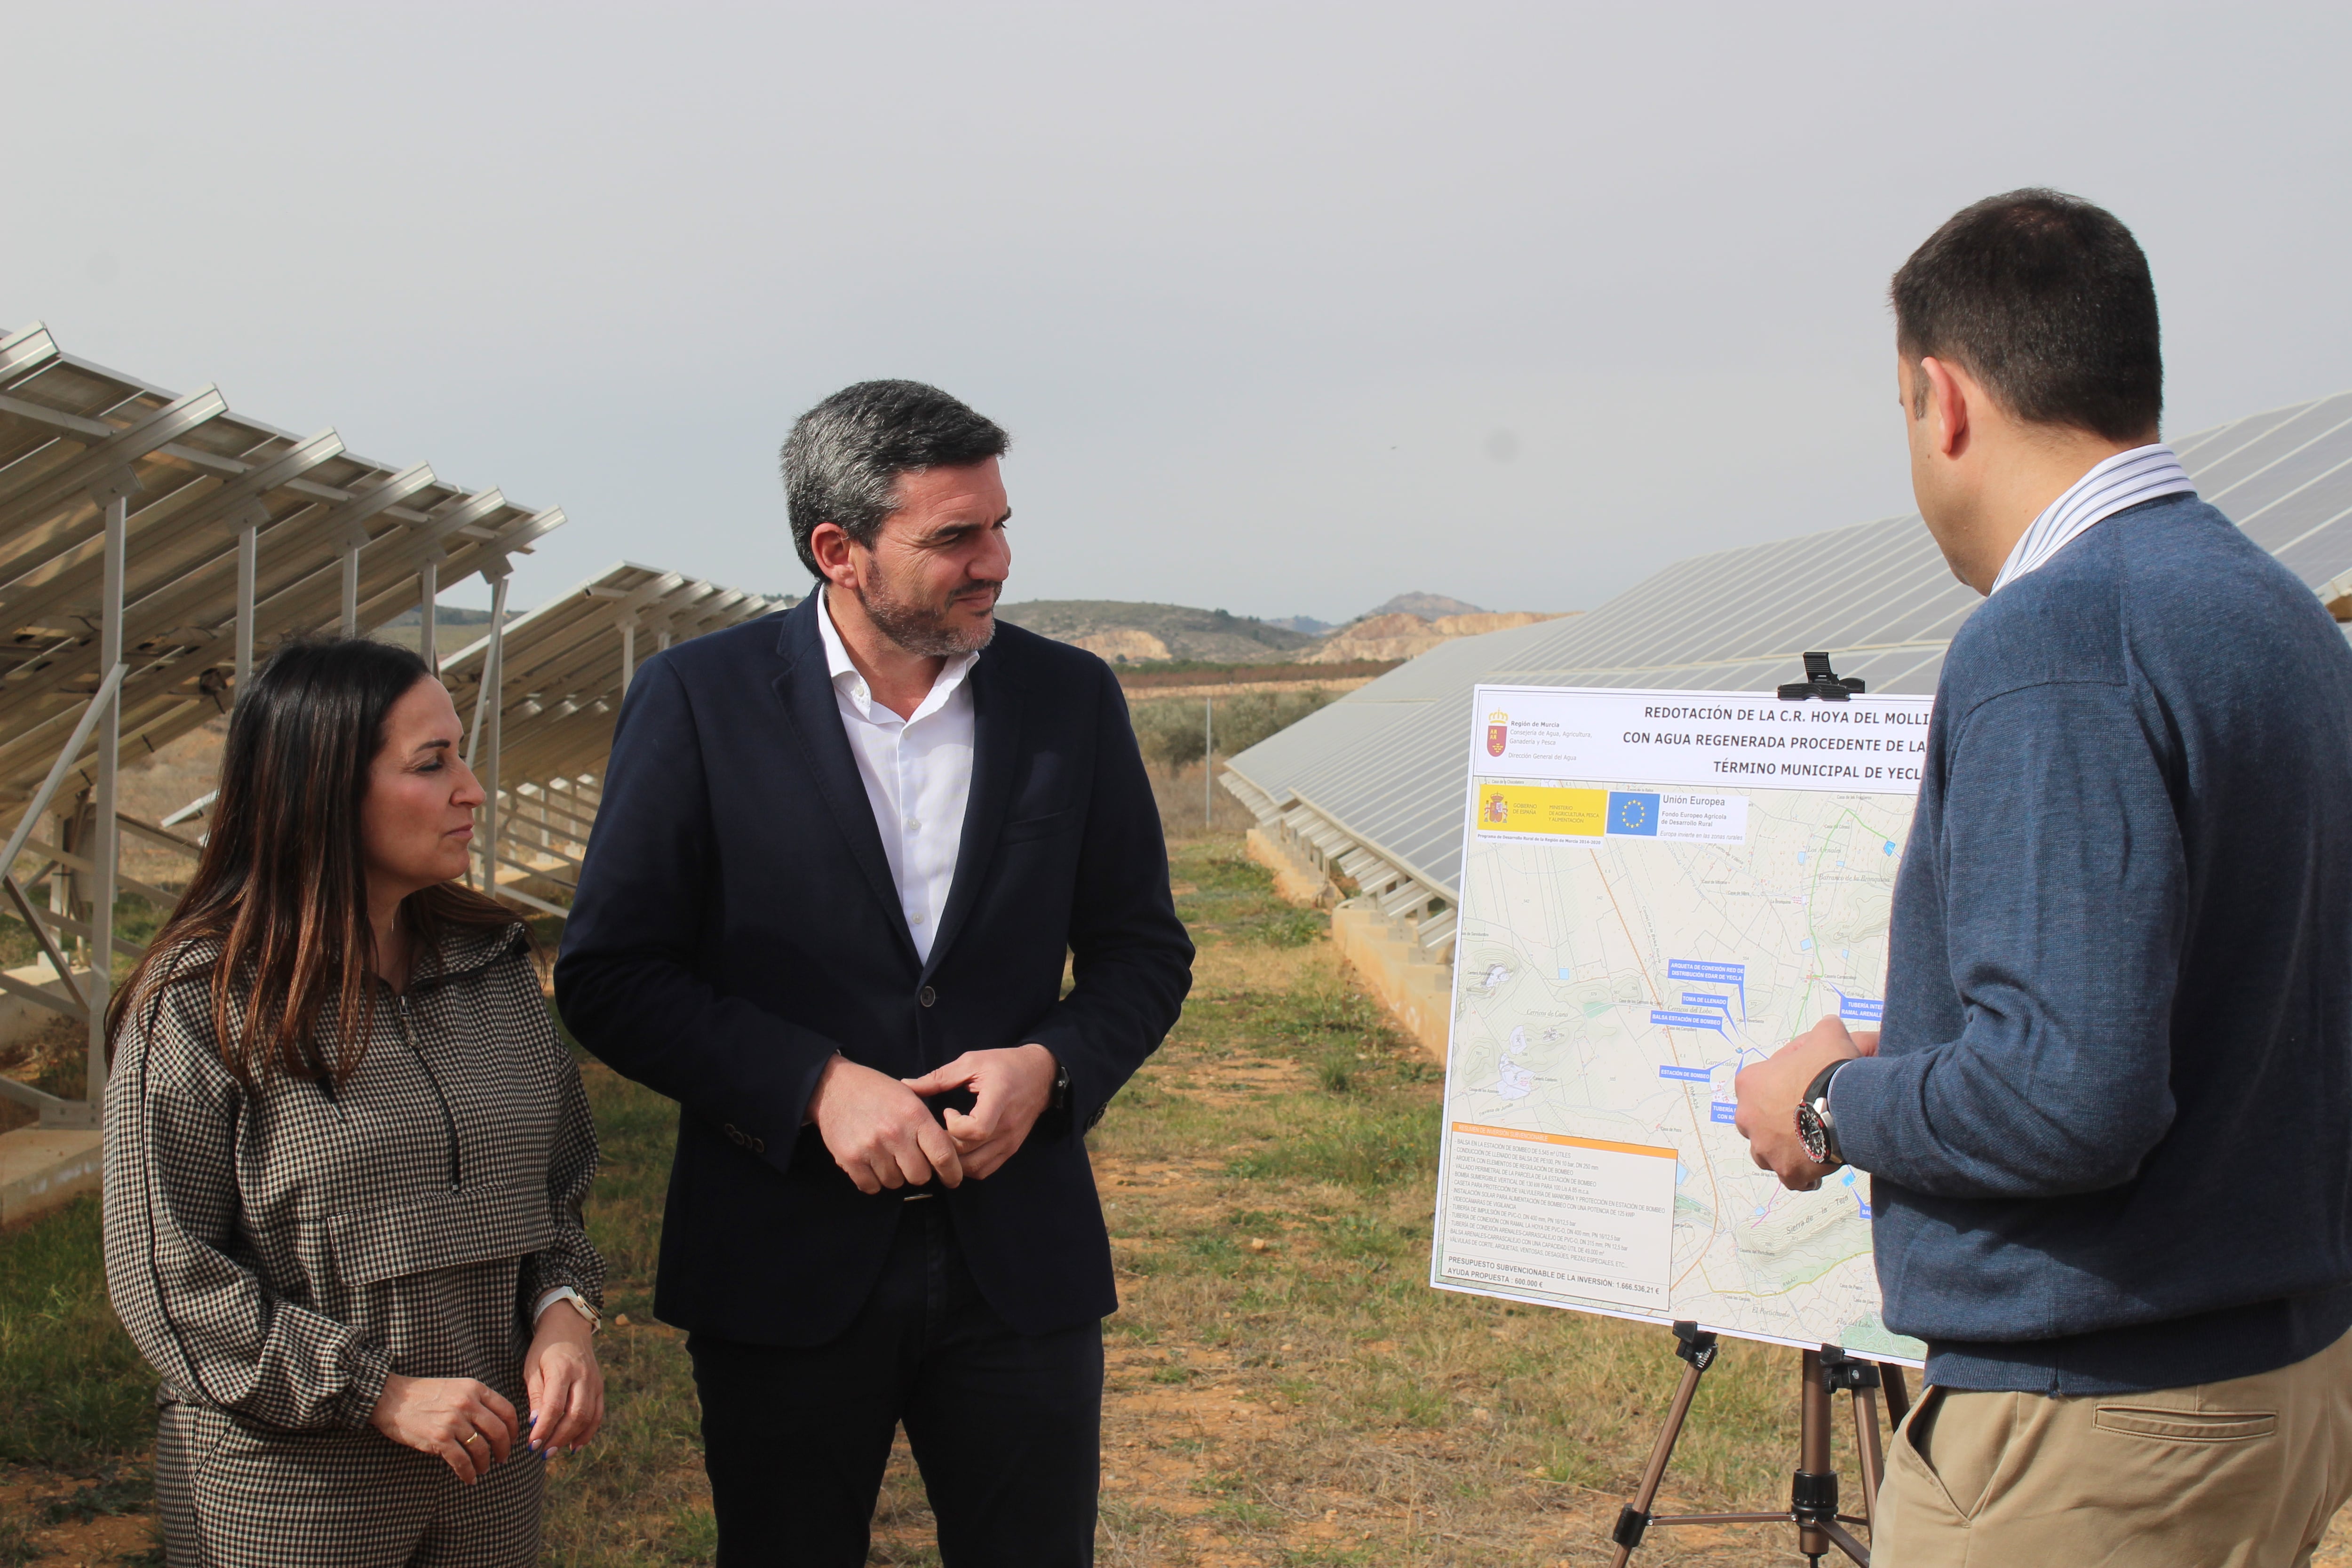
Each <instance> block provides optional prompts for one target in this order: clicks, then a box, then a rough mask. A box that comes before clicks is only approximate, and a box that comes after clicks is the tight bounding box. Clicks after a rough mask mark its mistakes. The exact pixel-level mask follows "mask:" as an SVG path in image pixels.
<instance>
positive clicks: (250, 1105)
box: [105, 927, 604, 1431]
mask: <svg viewBox="0 0 2352 1568" xmlns="http://www.w3.org/2000/svg"><path fill="white" fill-rule="evenodd" d="M210 956H211V955H210V952H207V951H205V945H203V944H193V943H192V944H189V946H187V947H186V948H184V949H183V950H181V951H180V952H177V953H173V954H169V955H166V957H165V958H164V959H163V961H162V962H159V963H157V964H155V965H154V966H153V967H152V970H151V973H152V975H153V977H154V978H153V979H152V980H150V981H148V982H146V983H144V984H142V992H141V994H140V995H139V996H138V997H136V998H135V999H134V1002H133V1005H132V1006H131V1010H130V1012H129V1013H128V1015H127V1016H126V1017H125V1020H124V1024H123V1026H122V1028H121V1031H120V1034H119V1037H118V1038H117V1039H116V1042H115V1061H114V1068H113V1073H112V1076H111V1077H110V1079H109V1081H108V1085H107V1095H106V1156H105V1206H106V1271H107V1284H108V1289H109V1291H110V1294H111V1296H112V1298H113V1300H114V1309H115V1310H116V1312H117V1313H119V1314H120V1315H121V1319H122V1323H123V1327H124V1328H126V1329H128V1330H129V1331H130V1332H131V1339H132V1340H133V1341H135V1342H137V1343H138V1345H139V1348H140V1350H141V1351H142V1352H144V1353H145V1355H146V1357H147V1359H148V1360H149V1361H150V1362H152V1363H153V1364H154V1366H155V1368H156V1369H157V1370H158V1371H159V1372H161V1373H163V1395H162V1397H163V1399H164V1400H166V1401H167V1402H168V1401H172V1400H180V1401H185V1402H188V1403H192V1404H194V1405H205V1406H209V1407H212V1408H215V1409H219V1410H222V1411H225V1412H227V1413H229V1414H231V1415H236V1416H239V1417H242V1418H244V1419H245V1420H247V1421H250V1422H254V1423H257V1424H259V1425H261V1426H266V1427H274V1428H278V1429H280V1430H287V1431H302V1430H313V1431H315V1430H325V1429H335V1428H344V1429H350V1428H357V1427H362V1426H365V1425H366V1423H367V1420H368V1417H369V1415H370V1414H371V1413H372V1412H373V1409H374V1407H375V1402H376V1399H377V1397H378V1395H379V1394H381V1393H382V1391H383V1381H384V1378H385V1376H386V1375H387V1374H388V1373H394V1372H398V1373H404V1374H405V1375H408V1376H412V1377H473V1378H478V1379H480V1380H482V1381H483V1382H485V1383H488V1384H490V1385H491V1386H492V1387H494V1388H497V1389H498V1390H499V1392H500V1393H502V1394H505V1395H506V1396H507V1397H508V1398H509V1399H511V1400H513V1401H514V1402H515V1405H516V1406H517V1407H518V1408H520V1407H521V1406H522V1405H523V1403H524V1402H523V1398H522V1375H521V1372H522V1356H523V1352H524V1351H525V1349H526V1348H527V1347H528V1345H529V1342H530V1328H531V1324H530V1313H531V1308H532V1307H533V1306H534V1305H535V1304H536V1302H537V1301H538V1300H539V1298H540V1296H541V1294H542V1293H543V1292H545V1291H547V1290H549V1289H553V1288H555V1287H557V1286H562V1285H570V1286H572V1287H573V1288H575V1289H578V1290H579V1291H580V1293H581V1294H582V1295H583V1296H584V1297H586V1298H587V1299H588V1300H591V1301H599V1302H601V1300H602V1296H603V1286H604V1262H603V1260H602V1259H601V1258H599V1257H598V1256H597V1254H596V1250H595V1248H594V1247H592V1246H590V1245H589V1242H588V1237H587V1234H586V1232H585V1231H584V1230H583V1228H582V1225H581V1205H582V1202H583V1199H584V1198H585V1197H586V1195H587V1192H588V1185H589V1183H590V1181H591V1180H592V1179H593V1176H594V1174H595V1171H596V1134H595V1130H594V1128H593V1125H592V1124H591V1122H590V1121H589V1115H588V1102H587V1098H586V1096H585V1094H584V1093H583V1091H582V1089H581V1085H580V1075H579V1072H578V1070H577V1069H576V1068H574V1067H573V1066H572V1060H571V1058H570V1057H569V1056H568V1055H567V1054H566V1053H565V1051H564V1049H563V1047H562V1044H561V1043H560V1042H559V1041H558V1039H557V1038H556V1035H555V1031H554V1028H553V1026H551V1023H550V1021H549V1017H548V1012H547V1007H546V1005H545V1003H544V1002H543V1001H542V1000H541V994H540V988H539V980H538V976H537V974H536V973H535V972H534V970H533V968H532V965H531V963H530V956H529V952H528V951H527V944H526V942H525V941H524V937H523V933H522V931H521V928H520V927H515V928H511V929H510V930H509V931H504V932H498V931H458V932H457V933H454V934H452V935H451V936H449V937H448V938H446V940H445V941H444V942H442V943H441V944H440V946H439V949H438V951H437V952H436V953H433V954H430V955H427V956H428V962H427V963H423V964H420V965H419V974H418V977H417V978H416V979H415V980H413V981H412V983H411V984H410V986H409V988H408V991H407V992H406V993H405V994H403V995H402V996H400V997H399V998H397V999H396V1001H394V1000H392V999H390V998H385V999H384V1000H385V1002H386V1004H387V1005H379V1006H378V1008H377V1009H376V1018H375V1023H374V1026H373V1035H372V1037H371V1038H370V1040H369V1043H368V1049H367V1054H366V1056H365V1058H364V1059H363V1061H362V1065H361V1067H360V1068H359V1070H358V1071H357V1072H356V1073H354V1074H353V1075H352V1078H351V1080H350V1081H349V1082H347V1083H344V1084H341V1085H339V1086H337V1085H331V1084H329V1083H325V1082H321V1081H318V1080H312V1079H302V1078H298V1077H293V1076H289V1075H286V1074H283V1073H278V1074H273V1075H271V1076H270V1077H269V1078H268V1079H267V1080H266V1081H265V1082H264V1084H263V1086H262V1087H261V1089H258V1090H248V1089H246V1088H245V1087H243V1086H242V1085H241V1084H239V1083H238V1082H237V1080H236V1078H235V1077H234V1076H233V1075H232V1074H231V1073H230V1072H229V1071H228V1069H227V1068H225V1067H224V1066H222V1064H221V1058H220V1052H219V1048H218V1041H217V1037H216V1035H215V1030H214V1026H213V1017H212V1005H211V989H210V987H211V983H210V978H209V974H208V971H209V967H210V964H209V960H210ZM330 1022H331V1021H330Z"/></svg>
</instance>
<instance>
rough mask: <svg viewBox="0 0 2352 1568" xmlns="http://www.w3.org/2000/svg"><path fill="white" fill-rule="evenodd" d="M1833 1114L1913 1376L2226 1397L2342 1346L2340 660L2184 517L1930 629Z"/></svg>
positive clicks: (2347, 942) (2351, 903) (2051, 570)
mask: <svg viewBox="0 0 2352 1568" xmlns="http://www.w3.org/2000/svg"><path fill="white" fill-rule="evenodd" d="M1888 969H1889V973H1888V976H1887V999H1886V1014H1885V1032H1884V1034H1883V1036H1882V1037H1881V1041H1880V1046H1879V1054H1878V1056H1877V1058H1875V1059H1871V1060H1864V1061H1860V1062H1856V1063H1854V1064H1853V1065H1852V1066H1849V1067H1847V1068H1843V1069H1842V1070H1841V1071H1840V1073H1839V1074H1838V1077H1837V1079H1836V1081H1835V1084H1834V1086H1833V1087H1832V1090H1831V1107H1830V1108H1831V1113H1832V1117H1833V1119H1834V1120H1835V1121H1836V1123H1837V1129H1838V1137H1839V1141H1840V1142H1841V1144H1842V1145H1843V1151H1844V1152H1845V1155H1846V1157H1847V1159H1848V1160H1850V1161H1851V1162H1852V1163H1853V1164H1854V1165H1856V1166H1858V1167H1860V1168H1861V1169H1863V1170H1864V1171H1867V1172H1869V1173H1871V1175H1872V1178H1873V1207H1874V1213H1875V1215H1876V1219H1875V1221H1874V1242H1875V1245H1876V1252H1877V1263H1878V1278H1879V1283H1880V1285H1881V1286H1882V1287H1883V1289H1884V1290H1885V1317H1886V1323H1887V1326H1888V1327H1890V1328H1893V1329H1895V1330H1897V1331H1901V1332H1904V1333H1908V1334H1913V1335H1916V1336H1918V1337H1919V1338H1921V1339H1924V1340H1926V1341H1927V1345H1928V1352H1929V1354H1928V1360H1927V1376H1928V1379H1929V1381H1931V1382H1933V1383H1937V1384H1943V1385H1946V1386H1948V1387H1953V1388H1963V1389H2018V1390H2025V1391H2029V1392H2033V1393H2039V1394H2109V1393H2118V1392H2125V1391H2131V1390H2141V1389H2151V1388H2172V1387H2179V1386H2183V1385H2186V1384H2197V1383H2208V1382H2213V1381H2217V1380H2219V1379H2222V1378H2229V1377H2240V1376H2245V1375H2248V1374H2251V1373H2256V1372H2263V1371H2267V1370H2270V1369H2272V1368H2274V1367H2279V1366H2284V1365H2287V1364H2289V1363H2293V1362H2296V1361H2299V1360H2301V1359H2303V1358H2304V1357H2305V1356H2306V1355H2309V1354H2312V1353H2313V1352H2316V1351H2318V1350H2320V1349H2322V1348H2324V1347H2325V1346H2326V1345H2327V1344H2328V1343H2329V1342H2332V1341H2333V1340H2334V1339H2335V1338H2336V1336H2337V1335H2339V1334H2341V1333H2342V1332H2344V1331H2345V1330H2346V1328H2347V1325H2352V649H2347V646H2346V643H2345V638H2344V635H2343V633H2342V632H2341V630H2340V629H2339V628H2337V627H2336V626H2335V625H2334V624H2333V623H2332V622H2330V621H2329V619H2328V617H2327V615H2326V612H2325V611H2324V610H2323V609H2322V608H2321V607H2320V605H2319V604H2318V602H2317V600H2316V599H2315V597H2314V595H2312V593H2311V590H2309V589H2308V588H2306V587H2305V586H2304V585H2303V584H2301V583H2300V582H2298V581H2297V580H2296V579H2295V578H2294V575H2293V574H2290V573H2289V572H2288V571H2287V570H2286V569H2285V568H2284V567H2283V566H2281V565H2279V564H2278V563H2276V562H2275V561H2273V559H2272V558H2271V557H2270V556H2269V555H2268V554H2266V553H2265V552H2263V550H2262V549H2261V548H2260V547H2258V546H2257V545H2255V544H2254V543H2252V542H2251V541H2249V540H2248V539H2247V538H2246V537H2245V536H2244V535H2243V534H2242V533H2240V532H2239V531H2238V530H2237V529H2236V527H2234V526H2233V525H2232V524H2231V522H2230V521H2229V520H2228V519H2227V518H2225V517H2223V516H2222V515H2221V513H2220V512H2218V511H2216V510H2213V509H2212V508H2211V507H2210V506H2207V505H2205V504H2204V503H2203V502H2202V501H2200V500H2195V499H2194V498H2191V497H2186V496H2183V497H2175V498H2169V499H2166V500H2155V501H2149V502H2147V503H2146V504H2145V505H2142V506H2138V507H2135V508H2133V509H2132V510H2129V511H2125V512H2120V513H2118V514H2116V516H2115V517H2113V518H2110V519H2108V520H2107V521H2105V522H2103V523H2100V524H2099V525H2098V526H2096V527H2095V528H2093V529H2092V530H2091V531H2089V532H2087V533H2085V534H2084V536H2083V537H2082V538H2080V539H2078V540H2076V541H2075V542H2074V543H2073V544H2070V545H2069V546H2067V547H2066V549H2064V550H2063V551H2062V552H2060V553H2059V554H2058V555H2057V556H2056V557H2055V558H2054V559H2053V560H2052V561H2051V562H2050V563H2049V564H2048V565H2046V566H2044V567H2042V569H2041V570H2040V571H2039V572H2036V573H2034V574H2032V575H2030V576H2026V577H2022V578H2020V579H2018V580H2017V581H2016V582H2014V583H2012V584H2010V585H2009V586H2008V587H2006V588H2004V589H2002V590H2001V592H2000V594H1999V595H1996V596H1995V597H1993V598H1992V599H1990V600H1989V601H1988V602H1987V603H1986V604H1985V605H1984V606H1983V607H1982V608H1981V609H1979V610H1978V611H1977V613H1976V614H1975V615H1974V616H1971V617H1970V618H1969V622H1968V624H1967V625H1966V626H1963V627H1962V628H1961V630H1960V634H1959V636H1958V637H1955V638H1953V640H1952V647H1951V651H1950V653H1949V654H1948V657H1947V658H1946V659H1945V661H1944V672H1943V678H1942V680H1941V682H1940V683H1939V685H1938V687H1937V694H1936V711H1935V718H1934V720H1933V721H1932V723H1931V725H1930V727H1929V730H1928V738H1927V767H1926V771H1925V779H1924V782H1923V784H1922V785H1921V788H1920V794H1919V808H1918V816H1917V818H1916V821H1915V823H1914V825H1913V827H1912V833H1911V841H1910V844H1909V846H1908V847H1907V848H1906V851H1905V854H1904V858H1903V868H1902V871H1901V874H1900V876H1899V877H1898V879H1897V880H1896V884H1895V911H1894V925H1893V930H1892V932H1891V935H1890V952H1889V965H1888Z"/></svg>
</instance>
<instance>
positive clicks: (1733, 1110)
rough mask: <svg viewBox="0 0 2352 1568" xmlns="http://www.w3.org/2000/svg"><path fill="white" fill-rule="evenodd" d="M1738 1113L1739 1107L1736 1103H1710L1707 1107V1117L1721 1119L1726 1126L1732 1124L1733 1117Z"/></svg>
mask: <svg viewBox="0 0 2352 1568" xmlns="http://www.w3.org/2000/svg"><path fill="white" fill-rule="evenodd" d="M1738 1114H1739V1107H1738V1106H1736V1105H1710V1106H1708V1107H1707V1108H1706V1119H1707V1120H1708V1121H1720V1122H1722V1123H1723V1124H1724V1125H1725V1126H1726V1127H1728V1126H1730V1125H1731V1119H1732V1118H1733V1117H1735V1116H1737V1115H1738Z"/></svg>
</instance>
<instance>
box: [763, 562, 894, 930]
mask: <svg viewBox="0 0 2352 1568" xmlns="http://www.w3.org/2000/svg"><path fill="white" fill-rule="evenodd" d="M819 592H822V590H819ZM816 605H817V599H816V594H814V593H812V594H811V595H809V596H808V597H807V598H805V599H803V600H802V601H801V603H800V605H798V606H797V607H796V608H794V609H793V611H792V613H791V614H789V615H787V616H784V619H783V629H782V633H781V634H780V636H779V638H778V641H777V644H776V651H777V652H778V653H779V654H781V655H782V657H783V659H784V672H783V673H782V675H779V676H777V677H776V679H775V681H774V686H775V689H776V695H777V696H778V697H779V698H781V699H782V703H783V710H784V723H785V727H786V728H787V729H789V730H790V731H792V732H793V738H794V739H795V740H797V741H798V742H800V746H801V754H802V755H803V756H804V757H806V758H807V759H808V762H809V773H810V776H811V777H812V778H814V780H815V782H816V788H817V794H818V795H822V796H823V797H824V804H825V805H826V807H827V808H828V809H829V810H830V811H831V812H832V813H833V817H834V823H835V826H836V827H838V828H839V829H840V837H841V842H842V843H843V844H844V845H845V846H846V847H848V850H849V856H850V858H851V859H853V860H855V861H856V862H857V865H858V868H859V869H860V870H862V871H864V872H865V873H866V885H867V886H868V887H870V888H871V889H873V890H874V896H875V897H876V898H877V899H879V900H881V901H882V907H883V908H884V909H886V910H888V911H889V915H890V918H889V919H888V920H887V921H885V922H884V923H885V924H887V925H888V926H889V927H890V929H891V930H892V931H896V932H897V933H898V943H899V946H900V947H901V948H902V949H904V950H905V952H906V955H907V957H908V958H909V959H914V958H916V957H917V954H916V952H915V939H914V938H913V937H912V936H910V935H908V931H907V911H906V910H903V909H901V908H900V907H899V904H898V885H897V884H896V883H895V882H893V881H892V880H891V879H890V859H889V857H888V856H887V855H885V854H884V853H883V852H882V830H881V829H880V828H879V827H877V826H875V823H874V803H873V802H872V801H870V800H868V799H867V798H866V781H865V780H864V779H862V778H860V777H859V776H858V773H857V759H856V756H855V755H853V754H852V753H851V752H850V750H849V736H848V734H847V732H846V731H844V730H843V729H842V727H841V708H840V705H839V702H838V701H837V700H836V699H835V694H834V689H833V677H832V676H831V675H830V674H829V673H828V672H827V671H826V669H825V666H824V642H823V640H822V639H820V638H819V637H818V636H817V630H816V615H817V608H816Z"/></svg>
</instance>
